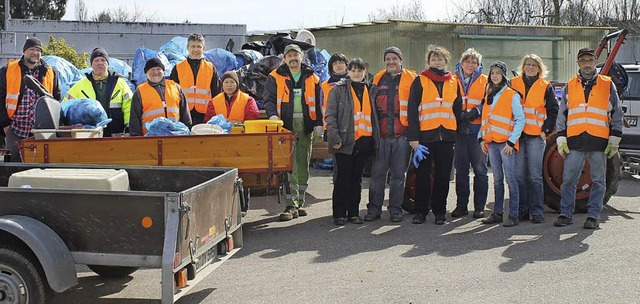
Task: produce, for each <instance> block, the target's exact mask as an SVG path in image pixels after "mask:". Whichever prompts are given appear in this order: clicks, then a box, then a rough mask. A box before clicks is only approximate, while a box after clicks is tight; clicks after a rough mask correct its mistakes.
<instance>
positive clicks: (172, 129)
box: [144, 117, 191, 136]
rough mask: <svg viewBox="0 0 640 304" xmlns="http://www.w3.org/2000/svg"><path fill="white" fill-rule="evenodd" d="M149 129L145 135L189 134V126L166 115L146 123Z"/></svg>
mask: <svg viewBox="0 0 640 304" xmlns="http://www.w3.org/2000/svg"><path fill="white" fill-rule="evenodd" d="M144 127H145V128H146V129H147V134H145V136H177V135H189V134H190V133H191V132H190V131H189V127H187V126H186V125H185V124H183V123H182V122H180V121H172V120H171V119H168V118H166V117H158V118H156V119H154V120H152V121H150V122H147V123H145V124H144Z"/></svg>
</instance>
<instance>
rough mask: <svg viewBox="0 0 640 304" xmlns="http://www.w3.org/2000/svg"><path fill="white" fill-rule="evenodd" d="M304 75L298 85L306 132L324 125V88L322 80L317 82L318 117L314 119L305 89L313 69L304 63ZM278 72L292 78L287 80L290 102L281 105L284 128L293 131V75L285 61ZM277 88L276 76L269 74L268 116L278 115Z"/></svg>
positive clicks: (266, 100)
mask: <svg viewBox="0 0 640 304" xmlns="http://www.w3.org/2000/svg"><path fill="white" fill-rule="evenodd" d="M301 72H302V75H301V76H300V80H299V81H298V86H299V87H301V88H302V96H303V97H302V114H303V116H304V129H305V132H311V131H313V128H314V127H315V126H322V95H321V92H322V89H321V85H320V82H318V84H316V88H315V97H316V119H315V120H312V119H311V117H310V116H309V107H308V106H307V103H306V102H305V101H304V90H305V85H304V82H305V80H306V79H307V78H308V77H311V76H312V75H313V69H312V68H311V67H310V66H308V65H306V64H304V63H303V64H302V68H301ZM276 73H278V74H280V75H282V76H289V78H290V79H291V80H289V81H287V87H288V88H289V92H291V94H289V102H288V103H284V102H283V103H282V105H281V107H282V108H281V111H282V112H281V116H280V119H282V121H283V123H284V128H285V129H287V130H291V131H293V99H294V97H295V96H294V94H293V87H294V84H293V76H291V71H290V70H289V66H287V64H286V63H283V64H282V65H280V66H279V67H278V69H276ZM277 91H278V90H277V88H276V79H275V77H273V76H271V75H269V77H268V78H267V82H266V84H265V85H264V109H265V111H266V113H267V117H271V116H273V115H278V101H277V96H276V95H277Z"/></svg>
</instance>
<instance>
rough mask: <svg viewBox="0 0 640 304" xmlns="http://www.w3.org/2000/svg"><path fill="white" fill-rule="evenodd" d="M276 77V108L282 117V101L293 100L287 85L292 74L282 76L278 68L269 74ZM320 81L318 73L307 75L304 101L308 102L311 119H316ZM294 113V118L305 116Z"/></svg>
mask: <svg viewBox="0 0 640 304" xmlns="http://www.w3.org/2000/svg"><path fill="white" fill-rule="evenodd" d="M269 75H271V76H273V77H274V78H275V79H276V105H277V106H276V108H277V110H278V116H279V117H280V119H282V113H281V109H282V103H283V102H284V103H289V102H291V96H290V92H289V86H287V81H291V77H290V76H282V75H280V74H278V72H277V70H273V71H271V73H270V74H269ZM319 82H320V78H318V76H316V74H311V76H309V77H307V78H306V79H305V80H304V101H305V102H306V104H307V107H308V109H309V110H308V111H309V118H311V120H316V119H317V118H316V96H315V95H316V85H317V84H318V83H319ZM295 114H301V113H294V117H293V118H298V117H304V116H298V115H295Z"/></svg>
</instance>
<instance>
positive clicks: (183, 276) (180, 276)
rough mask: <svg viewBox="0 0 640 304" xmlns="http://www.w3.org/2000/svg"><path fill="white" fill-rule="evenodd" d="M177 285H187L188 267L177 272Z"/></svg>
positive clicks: (182, 286) (180, 286) (181, 286)
mask: <svg viewBox="0 0 640 304" xmlns="http://www.w3.org/2000/svg"><path fill="white" fill-rule="evenodd" d="M175 282H176V287H177V288H178V289H180V288H184V287H185V286H187V268H182V269H180V271H178V272H176V274H175Z"/></svg>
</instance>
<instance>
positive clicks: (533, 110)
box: [511, 76, 549, 136]
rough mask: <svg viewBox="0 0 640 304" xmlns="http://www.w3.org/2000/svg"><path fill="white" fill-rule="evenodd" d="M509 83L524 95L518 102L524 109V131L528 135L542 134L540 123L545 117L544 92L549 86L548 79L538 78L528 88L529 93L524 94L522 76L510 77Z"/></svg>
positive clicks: (541, 123)
mask: <svg viewBox="0 0 640 304" xmlns="http://www.w3.org/2000/svg"><path fill="white" fill-rule="evenodd" d="M511 85H512V87H513V89H514V90H516V91H518V93H520V95H522V96H524V97H523V98H522V99H521V100H520V102H521V103H522V108H523V110H524V117H525V118H526V122H525V124H524V130H523V131H522V132H524V133H525V134H528V135H534V136H538V135H540V134H542V125H543V124H544V120H545V119H547V108H546V107H545V100H544V94H545V93H546V91H547V87H548V86H549V81H548V80H546V79H542V78H538V80H536V82H534V83H533V85H531V88H529V93H528V94H525V90H526V89H525V85H524V80H523V79H522V76H518V77H514V78H511Z"/></svg>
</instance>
